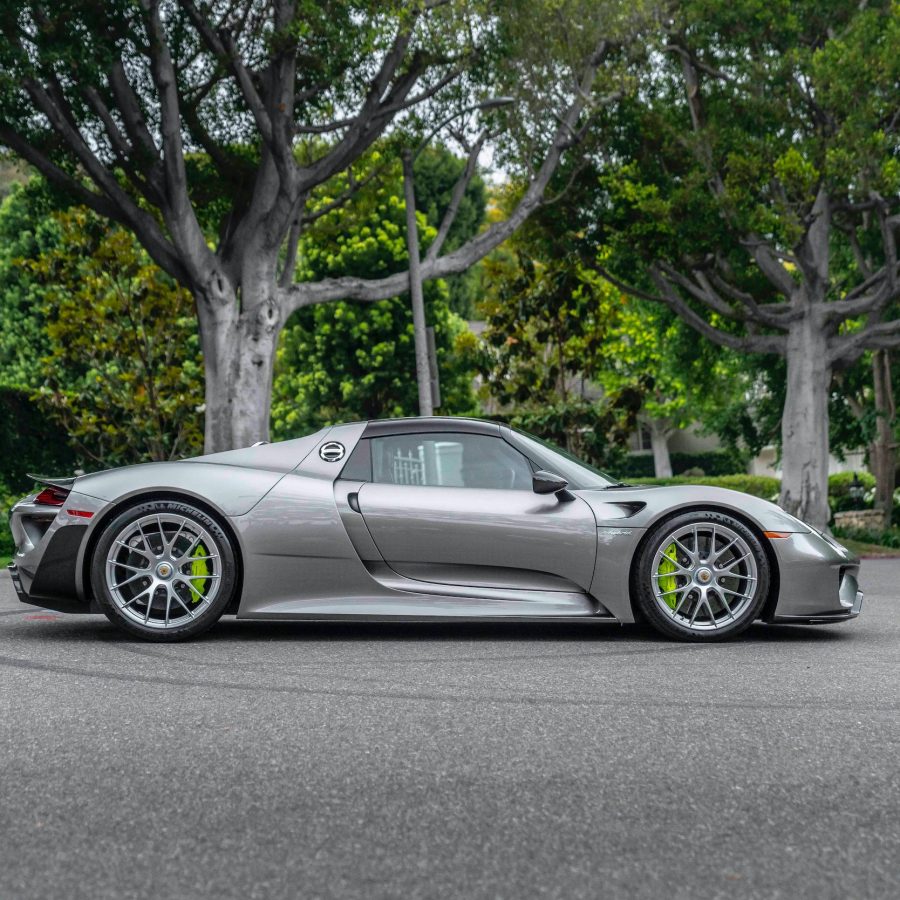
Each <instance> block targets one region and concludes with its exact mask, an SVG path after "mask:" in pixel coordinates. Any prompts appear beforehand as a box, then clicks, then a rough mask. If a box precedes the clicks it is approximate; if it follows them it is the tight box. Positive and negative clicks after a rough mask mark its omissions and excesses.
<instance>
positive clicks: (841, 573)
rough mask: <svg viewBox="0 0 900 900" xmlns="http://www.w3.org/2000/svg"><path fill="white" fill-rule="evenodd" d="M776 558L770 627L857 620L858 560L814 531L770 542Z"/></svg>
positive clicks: (859, 600) (859, 596)
mask: <svg viewBox="0 0 900 900" xmlns="http://www.w3.org/2000/svg"><path fill="white" fill-rule="evenodd" d="M771 545H772V547H773V549H774V550H775V555H776V557H777V559H778V574H779V591H778V602H777V605H776V607H775V609H774V615H772V616H771V617H768V618H767V620H768V621H770V622H777V623H783V624H788V623H796V624H808V625H827V624H829V623H833V622H846V621H848V620H850V619H855V618H856V617H857V616H858V615H859V614H860V611H861V610H862V603H863V592H862V591H861V590H860V589H859V581H858V579H859V566H860V561H859V558H858V557H857V556H855V555H854V554H853V553H851V552H850V551H849V550H847V549H846V547H843V546H841V545H840V544H839V543H837V542H836V541H834V540H833V539H830V538H826V537H825V536H823V535H821V534H819V533H818V532H815V531H810V532H808V533H802V532H797V533H794V534H791V536H790V537H789V538H782V539H775V540H772V541H771Z"/></svg>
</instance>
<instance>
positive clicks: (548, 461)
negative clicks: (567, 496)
mask: <svg viewBox="0 0 900 900" xmlns="http://www.w3.org/2000/svg"><path fill="white" fill-rule="evenodd" d="M509 439H510V443H512V444H514V445H515V446H516V447H518V448H519V449H520V450H521V451H522V452H523V453H524V454H525V455H526V456H527V457H528V458H529V459H531V460H532V461H533V462H535V463H537V465H538V466H539V467H540V468H542V469H547V470H549V471H551V472H553V473H554V474H555V475H562V477H563V478H565V479H566V481H568V482H569V487H572V488H575V489H576V490H578V489H584V488H606V487H610V486H611V485H613V484H618V482H617V481H616V479H615V478H611V477H610V476H609V475H607V474H606V473H604V472H601V471H600V470H599V469H595V468H594V467H593V466H591V465H588V463H586V462H584V461H583V460H580V459H578V457H577V456H572V454H571V453H568V452H567V451H565V450H563V449H562V448H560V447H557V446H556V444H552V443H550V441H545V440H543V439H541V438H538V437H535V436H534V435H533V434H528V432H527V431H520V430H519V429H518V428H510V429H509Z"/></svg>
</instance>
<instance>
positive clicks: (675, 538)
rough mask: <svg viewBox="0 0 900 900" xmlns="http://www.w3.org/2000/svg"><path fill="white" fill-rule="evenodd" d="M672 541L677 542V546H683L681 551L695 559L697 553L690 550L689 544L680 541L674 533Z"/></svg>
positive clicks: (689, 557)
mask: <svg viewBox="0 0 900 900" xmlns="http://www.w3.org/2000/svg"><path fill="white" fill-rule="evenodd" d="M672 543H673V544H675V546H676V547H680V548H681V552H682V553H683V554H684V555H685V556H686V557H687V558H688V559H691V560H693V559H695V557H696V554H694V553H691V551H690V550H688V548H687V546H686V545H685V544H682V543H681V541H680V540H679V539H678V538H677V537H675V535H674V534H673V535H672Z"/></svg>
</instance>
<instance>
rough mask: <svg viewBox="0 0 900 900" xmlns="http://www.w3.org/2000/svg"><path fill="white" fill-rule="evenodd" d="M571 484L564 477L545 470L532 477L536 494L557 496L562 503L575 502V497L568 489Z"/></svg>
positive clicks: (532, 486)
mask: <svg viewBox="0 0 900 900" xmlns="http://www.w3.org/2000/svg"><path fill="white" fill-rule="evenodd" d="M568 486H569V482H568V481H566V479H565V478H563V477H562V475H557V474H555V473H554V472H547V471H546V470H545V469H539V470H538V471H537V472H534V473H533V474H532V476H531V489H532V490H533V491H534V492H535V493H536V494H556V497H557V499H558V500H559V501H560V502H566V501H569V500H574V499H575V497H574V496H573V495H572V494H570V493H569V492H568V491H567V490H566V488H567V487H568Z"/></svg>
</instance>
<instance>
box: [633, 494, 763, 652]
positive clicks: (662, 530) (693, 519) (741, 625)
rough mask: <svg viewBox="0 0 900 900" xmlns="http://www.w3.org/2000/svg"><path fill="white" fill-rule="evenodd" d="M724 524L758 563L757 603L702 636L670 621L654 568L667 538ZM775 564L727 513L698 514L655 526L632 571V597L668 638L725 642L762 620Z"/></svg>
mask: <svg viewBox="0 0 900 900" xmlns="http://www.w3.org/2000/svg"><path fill="white" fill-rule="evenodd" d="M694 523H697V524H701V523H702V524H721V525H725V526H727V527H728V528H730V529H732V530H733V531H735V532H737V533H738V534H739V535H740V536H741V538H742V539H743V540H744V541H746V542H747V546H748V547H749V548H750V551H751V553H753V557H754V559H755V561H756V569H757V583H756V591H755V593H754V595H753V601H752V602H751V603H750V604H749V605H748V606H747V608H746V609H745V610H744V611H743V613H741V615H740V617H739V618H738V619H737V621H736V622H732V623H729V624H728V625H724V626H721V627H719V628H716V630H715V631H708V632H698V631H691V630H690V629H688V628H686V627H684V626H682V625H680V624H679V623H678V622H675V621H674V620H673V619H671V618H669V617H668V616H667V615H666V614H665V613H664V612H663V611H662V610H661V609H660V608H659V606H658V605H657V602H656V597H655V596H654V593H653V587H652V578H651V568H652V566H653V560H654V558H655V556H656V551H657V550H658V549H659V545H660V543H661V542H662V540H663V538H665V537H666V535H668V534H670V533H671V532H673V531H677V530H678V529H679V528H682V527H684V526H685V525H689V524H694ZM770 580H771V564H770V563H769V558H768V555H767V554H766V551H765V548H764V547H763V544H762V541H761V540H760V538H759V537H758V536H757V535H756V534H755V533H754V532H753V530H752V529H750V528H749V527H748V526H747V525H745V524H744V523H743V522H742V521H741V520H740V519H737V518H735V517H734V516H731V515H728V514H727V513H723V512H713V511H711V510H698V511H691V512H685V513H679V514H676V515H674V516H670V517H668V518H666V519H664V520H663V521H661V522H659V523H658V524H656V525H654V526H653V528H652V529H651V531H650V532H649V534H648V535H647V538H646V540H645V541H644V542H643V544H642V546H641V549H640V551H639V553H638V556H637V558H636V560H635V564H634V566H633V567H632V597H633V598H634V601H635V606H636V610H635V612H636V613H637V614H638V616H639V617H640V618H642V619H644V620H645V621H646V622H647V623H648V624H650V625H652V626H653V628H655V629H656V630H657V631H659V632H661V633H662V634H664V635H666V636H667V637H673V638H677V639H679V640H685V641H698V642H703V641H722V640H727V639H728V638H732V637H735V636H737V635H738V634H740V633H741V632H743V631H745V630H746V629H747V628H749V627H750V626H751V625H752V624H753V622H754V621H755V620H756V619H757V618H758V616H759V614H760V612H761V610H762V608H763V605H764V604H765V602H766V598H767V597H768V594H769V583H770Z"/></svg>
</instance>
